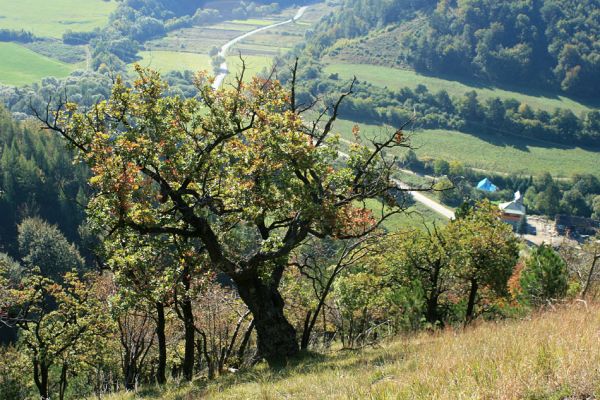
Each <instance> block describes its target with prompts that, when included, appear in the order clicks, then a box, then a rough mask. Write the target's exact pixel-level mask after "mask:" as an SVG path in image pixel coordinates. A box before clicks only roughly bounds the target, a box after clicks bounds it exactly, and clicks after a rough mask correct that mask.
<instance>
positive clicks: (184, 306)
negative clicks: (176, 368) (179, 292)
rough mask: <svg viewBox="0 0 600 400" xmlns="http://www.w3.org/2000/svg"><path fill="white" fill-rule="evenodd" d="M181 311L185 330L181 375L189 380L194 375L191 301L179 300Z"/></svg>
mask: <svg viewBox="0 0 600 400" xmlns="http://www.w3.org/2000/svg"><path fill="white" fill-rule="evenodd" d="M181 313H182V314H183V325H184V330H185V352H184V356H183V376H184V378H185V379H186V380H187V381H191V380H192V377H193V375H194V353H195V349H194V340H195V339H194V336H195V332H196V328H195V327H194V314H193V313H192V302H191V301H190V300H189V299H185V300H184V301H182V302H181Z"/></svg>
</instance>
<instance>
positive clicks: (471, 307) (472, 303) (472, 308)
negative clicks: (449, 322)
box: [465, 279, 479, 323]
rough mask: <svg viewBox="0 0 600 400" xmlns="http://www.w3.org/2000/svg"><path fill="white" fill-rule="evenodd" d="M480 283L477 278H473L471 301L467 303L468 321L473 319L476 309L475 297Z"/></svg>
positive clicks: (470, 293) (470, 292)
mask: <svg viewBox="0 0 600 400" xmlns="http://www.w3.org/2000/svg"><path fill="white" fill-rule="evenodd" d="M478 287H479V285H478V284H477V280H475V279H471V290H470V291H469V302H468V303H467V313H466V320H465V322H466V323H469V322H471V321H472V320H473V314H474V311H475V299H476V298H477V289H478Z"/></svg>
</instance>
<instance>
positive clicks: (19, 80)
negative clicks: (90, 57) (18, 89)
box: [0, 43, 77, 86]
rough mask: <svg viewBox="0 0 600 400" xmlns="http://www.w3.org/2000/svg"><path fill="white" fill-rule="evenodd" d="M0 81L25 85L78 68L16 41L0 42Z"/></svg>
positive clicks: (66, 73)
mask: <svg viewBox="0 0 600 400" xmlns="http://www.w3.org/2000/svg"><path fill="white" fill-rule="evenodd" d="M0 60H2V61H1V62H0V83H3V84H6V85H15V86H20V85H25V84H29V83H33V82H37V81H39V80H40V79H42V78H44V77H46V76H55V77H59V78H60V77H64V76H67V75H69V74H70V73H71V72H72V71H73V70H75V69H76V68H77V66H76V65H74V64H67V63H64V62H61V61H58V60H54V59H52V58H48V57H45V56H43V55H41V54H38V53H36V52H34V51H31V50H29V49H27V48H25V47H22V46H19V45H18V44H15V43H0Z"/></svg>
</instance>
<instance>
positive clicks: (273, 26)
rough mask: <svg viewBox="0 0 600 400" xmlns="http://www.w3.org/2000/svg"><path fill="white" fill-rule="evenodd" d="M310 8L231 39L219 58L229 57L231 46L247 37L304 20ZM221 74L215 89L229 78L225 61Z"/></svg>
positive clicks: (299, 10) (222, 48)
mask: <svg viewBox="0 0 600 400" xmlns="http://www.w3.org/2000/svg"><path fill="white" fill-rule="evenodd" d="M307 8H308V7H307V6H304V7H300V9H298V12H297V13H296V15H294V16H293V17H292V18H290V19H288V20H286V21H282V22H278V23H276V24H272V25H267V26H263V27H261V28H258V29H255V30H253V31H250V32H246V33H244V34H243V35H240V36H237V37H235V38H233V39H231V40H230V41H229V42H227V43H225V44H224V45H223V47H221V49H220V50H219V56H221V57H223V58H225V57H227V52H228V51H229V49H230V48H231V46H233V45H234V44H236V43H237V42H239V41H240V40H244V39H246V38H247V37H250V36H252V35H254V34H256V33H258V32H262V31H266V30H267V29H272V28H276V27H278V26H281V25H286V24H290V23H292V22H294V21H297V20H299V19H300V18H302V15H304V12H305V11H306V9H307ZM219 70H220V72H219V74H218V75H217V76H216V77H215V81H214V83H213V89H218V88H219V87H220V86H221V85H222V84H223V81H224V80H225V76H227V73H228V72H229V70H228V69H227V62H226V61H224V62H223V63H222V64H221V65H220V66H219Z"/></svg>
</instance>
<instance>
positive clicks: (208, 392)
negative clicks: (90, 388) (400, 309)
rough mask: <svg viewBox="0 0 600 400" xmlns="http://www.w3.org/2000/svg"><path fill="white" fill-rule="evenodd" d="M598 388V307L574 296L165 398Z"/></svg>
mask: <svg viewBox="0 0 600 400" xmlns="http://www.w3.org/2000/svg"><path fill="white" fill-rule="evenodd" d="M599 396H600V307H598V306H590V307H589V308H588V307H587V306H585V305H584V304H583V303H576V304H573V305H570V306H567V307H564V308H561V309H559V310H558V311H556V310H555V311H547V312H545V313H541V314H539V315H535V316H533V317H530V318H528V319H526V320H522V321H507V322H489V323H479V324H478V325H477V326H474V327H470V328H468V329H466V330H446V331H444V332H441V333H438V334H428V333H422V334H419V335H417V336H413V337H407V338H404V339H397V340H395V341H392V342H389V343H384V344H381V345H380V346H378V347H375V348H369V349H363V350H360V351H332V352H330V353H328V354H325V355H312V356H309V357H305V358H304V359H303V360H302V361H300V362H299V363H298V364H297V365H294V366H291V367H289V368H286V369H283V370H281V371H269V370H267V369H266V368H265V367H264V366H259V367H257V368H256V369H254V370H252V371H248V372H244V373H238V374H232V375H228V376H225V377H221V378H218V379H217V380H216V381H215V382H211V383H209V384H208V385H207V384H205V383H204V382H203V381H197V382H194V383H193V384H190V385H184V386H181V387H179V388H177V389H174V388H173V387H172V388H171V389H169V390H166V391H157V390H153V389H149V390H147V391H145V392H143V393H138V394H137V395H134V394H128V395H120V396H114V397H111V399H112V400H117V399H118V400H126V399H134V398H153V399H154V398H161V399H190V400H191V399H199V398H203V399H204V398H208V399H593V398H598V397H599Z"/></svg>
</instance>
